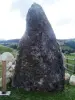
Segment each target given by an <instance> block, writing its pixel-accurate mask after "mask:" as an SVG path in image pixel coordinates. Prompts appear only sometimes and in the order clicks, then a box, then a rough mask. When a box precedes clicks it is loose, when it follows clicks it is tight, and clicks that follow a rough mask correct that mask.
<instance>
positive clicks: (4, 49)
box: [0, 45, 13, 54]
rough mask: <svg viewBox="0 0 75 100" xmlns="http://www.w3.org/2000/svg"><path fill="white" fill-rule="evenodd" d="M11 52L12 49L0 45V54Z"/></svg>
mask: <svg viewBox="0 0 75 100" xmlns="http://www.w3.org/2000/svg"><path fill="white" fill-rule="evenodd" d="M12 51H13V49H12V48H9V47H6V46H3V45H0V54H1V53H3V52H12Z"/></svg>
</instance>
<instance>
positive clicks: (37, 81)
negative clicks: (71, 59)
mask: <svg viewBox="0 0 75 100" xmlns="http://www.w3.org/2000/svg"><path fill="white" fill-rule="evenodd" d="M13 86H14V87H19V88H24V89H25V90H27V91H35V90H36V91H55V90H63V88H64V67H63V59H62V54H61V52H60V49H59V45H58V43H57V41H56V37H55V35H54V32H53V29H52V27H51V25H50V23H49V21H48V19H47V17H46V15H45V13H44V11H43V9H42V7H41V6H40V5H38V4H35V3H34V4H32V6H31V8H30V9H29V11H28V13H27V19H26V32H25V34H24V36H23V37H22V39H21V41H20V44H19V55H18V58H17V62H16V68H15V74H14V78H13Z"/></svg>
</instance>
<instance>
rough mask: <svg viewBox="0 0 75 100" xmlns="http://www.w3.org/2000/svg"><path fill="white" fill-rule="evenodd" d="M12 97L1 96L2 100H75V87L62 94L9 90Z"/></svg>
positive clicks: (68, 87)
mask: <svg viewBox="0 0 75 100" xmlns="http://www.w3.org/2000/svg"><path fill="white" fill-rule="evenodd" d="M8 90H11V95H10V96H0V100H75V87H74V86H65V89H64V91H62V92H52V93H51V92H26V91H24V90H23V89H14V88H8Z"/></svg>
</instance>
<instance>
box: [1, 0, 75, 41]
mask: <svg viewBox="0 0 75 100" xmlns="http://www.w3.org/2000/svg"><path fill="white" fill-rule="evenodd" d="M33 2H36V3H38V4H40V5H41V6H42V7H43V9H44V11H45V13H46V15H47V18H48V19H49V21H50V23H51V25H52V27H53V30H54V32H55V35H56V37H57V38H59V39H66V38H75V0H0V34H1V35H0V39H12V38H21V37H22V35H23V34H24V32H25V29H26V28H25V24H26V21H25V19H26V14H27V11H28V9H29V7H30V6H31V4H32V3H33Z"/></svg>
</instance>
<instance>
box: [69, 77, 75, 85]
mask: <svg viewBox="0 0 75 100" xmlns="http://www.w3.org/2000/svg"><path fill="white" fill-rule="evenodd" d="M69 83H70V85H75V75H72V76H71V77H70V81H69Z"/></svg>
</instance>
